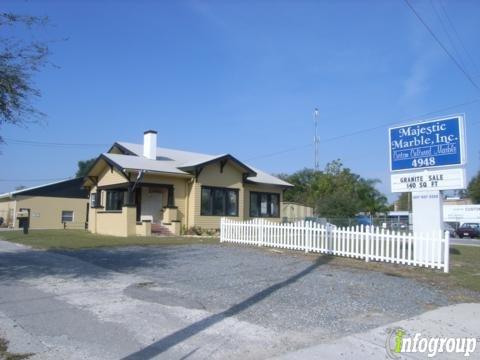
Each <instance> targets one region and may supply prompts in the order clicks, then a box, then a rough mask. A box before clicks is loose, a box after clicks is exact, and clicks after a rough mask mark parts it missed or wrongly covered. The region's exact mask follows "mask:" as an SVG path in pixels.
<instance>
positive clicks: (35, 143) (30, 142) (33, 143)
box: [4, 138, 111, 147]
mask: <svg viewBox="0 0 480 360" xmlns="http://www.w3.org/2000/svg"><path fill="white" fill-rule="evenodd" d="M4 139H5V140H6V141H8V142H11V143H13V144H19V145H31V146H45V147H49V146H56V147H63V146H108V145H111V144H92V143H63V142H44V141H33V140H23V139H12V138H4Z"/></svg>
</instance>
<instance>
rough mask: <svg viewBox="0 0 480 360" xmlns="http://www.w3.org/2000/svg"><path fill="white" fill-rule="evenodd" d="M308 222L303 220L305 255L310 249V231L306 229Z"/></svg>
mask: <svg viewBox="0 0 480 360" xmlns="http://www.w3.org/2000/svg"><path fill="white" fill-rule="evenodd" d="M307 225H308V221H305V220H303V237H304V241H305V253H308V249H309V247H310V231H309V229H308V228H307Z"/></svg>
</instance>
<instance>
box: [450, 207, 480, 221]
mask: <svg viewBox="0 0 480 360" xmlns="http://www.w3.org/2000/svg"><path fill="white" fill-rule="evenodd" d="M443 221H455V222H461V223H463V222H480V205H443Z"/></svg>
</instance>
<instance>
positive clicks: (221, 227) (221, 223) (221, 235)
mask: <svg viewBox="0 0 480 360" xmlns="http://www.w3.org/2000/svg"><path fill="white" fill-rule="evenodd" d="M224 219H225V218H221V219H220V242H223V231H224Z"/></svg>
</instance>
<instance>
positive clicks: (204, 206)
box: [200, 186, 238, 216]
mask: <svg viewBox="0 0 480 360" xmlns="http://www.w3.org/2000/svg"><path fill="white" fill-rule="evenodd" d="M200 215H204V216H238V189H228V188H219V187H211V186H202V200H201V209H200Z"/></svg>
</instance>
